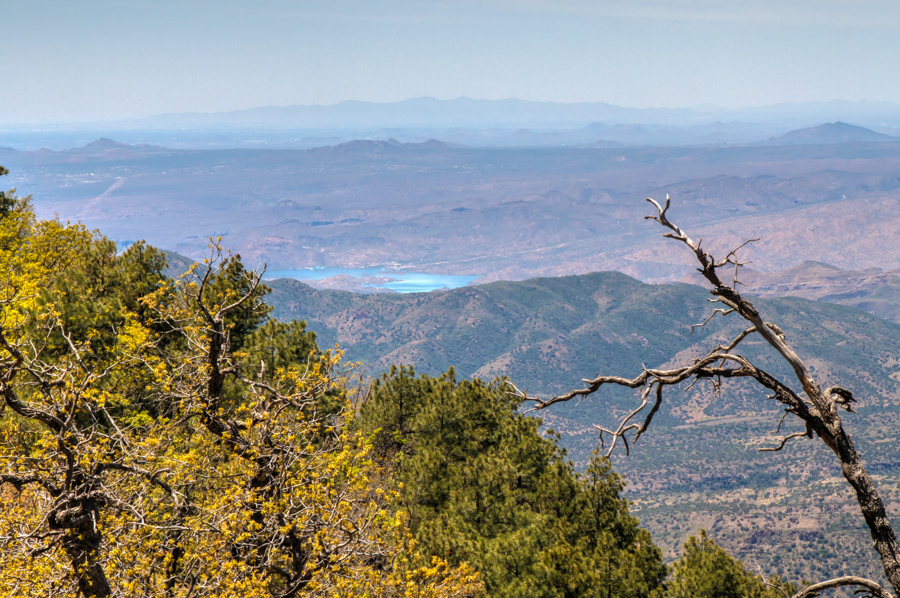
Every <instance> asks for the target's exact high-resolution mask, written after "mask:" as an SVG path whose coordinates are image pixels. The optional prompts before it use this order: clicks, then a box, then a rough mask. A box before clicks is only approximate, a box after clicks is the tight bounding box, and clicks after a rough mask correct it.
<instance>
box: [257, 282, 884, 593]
mask: <svg viewBox="0 0 900 598" xmlns="http://www.w3.org/2000/svg"><path fill="white" fill-rule="evenodd" d="M272 286H273V288H274V292H273V294H272V297H271V302H272V303H273V305H275V307H276V309H275V315H276V317H279V318H292V317H302V318H304V319H306V320H308V321H309V322H310V326H311V328H313V329H314V330H318V331H319V332H320V339H321V340H322V342H323V344H330V343H332V342H334V341H337V342H339V343H340V344H341V346H343V347H344V348H345V349H346V350H347V352H348V356H349V357H350V358H351V359H359V360H361V361H363V362H364V363H366V364H367V367H368V368H369V371H370V372H372V373H377V372H378V371H380V370H383V369H385V368H387V367H388V365H389V364H390V363H410V364H412V365H414V366H415V367H416V369H417V370H418V371H420V372H427V373H431V374H436V373H439V372H441V371H443V370H444V369H446V368H447V367H449V366H450V365H454V366H456V368H457V370H458V371H459V372H460V373H461V374H463V375H473V374H477V375H484V376H487V377H490V376H494V375H508V376H510V377H511V378H512V379H513V380H515V381H516V383H517V384H519V386H520V387H522V388H528V389H529V390H530V391H532V392H536V393H542V394H546V393H547V392H552V391H559V390H565V389H568V388H571V387H572V386H573V385H578V384H579V380H580V378H582V377H584V376H591V375H594V374H596V373H598V372H607V373H610V372H617V373H623V374H630V375H634V374H636V373H638V372H639V371H640V367H641V364H642V363H644V364H646V365H648V366H658V365H674V364H676V363H683V361H684V360H687V359H690V358H691V357H693V356H696V355H699V354H701V353H702V352H704V351H706V349H707V348H708V347H709V346H711V345H712V344H715V343H718V342H720V341H721V340H724V339H726V338H728V337H730V335H732V334H734V333H735V332H736V331H737V330H738V329H739V327H740V322H738V321H733V320H722V321H720V320H719V319H718V318H717V319H716V320H714V321H713V323H711V324H710V325H709V326H707V327H705V328H702V329H698V330H697V331H695V333H694V334H693V335H691V334H690V324H693V323H696V322H699V321H700V320H702V319H703V316H704V314H706V313H707V312H708V310H709V308H710V306H709V304H708V303H707V301H706V298H707V296H708V295H707V294H706V292H705V291H704V290H703V289H701V288H699V287H696V286H692V285H684V284H676V285H646V284H643V283H640V282H638V281H636V280H634V279H631V278H629V277H627V276H624V275H622V274H618V273H597V274H591V275H585V276H575V277H565V278H557V279H535V280H529V281H524V282H505V283H493V284H489V285H483V286H479V287H472V288H463V289H456V290H453V291H443V292H434V293H428V294H417V295H402V296H398V295H378V296H374V295H368V296H366V295H354V294H351V293H344V292H335V291H315V290H313V289H311V288H310V287H307V286H305V285H303V284H301V283H298V282H295V281H277V282H275V283H273V285H272ZM759 306H760V308H761V310H762V311H763V313H764V314H765V316H766V318H767V319H769V320H771V321H775V322H777V323H778V324H779V325H780V326H781V327H782V328H783V329H784V330H785V332H786V333H787V336H788V339H789V340H790V341H791V342H792V343H793V344H794V346H795V347H796V349H797V350H798V352H799V353H800V354H801V355H803V356H805V357H806V358H807V359H808V360H809V363H810V364H811V365H812V366H813V368H814V372H815V374H816V375H817V376H818V377H819V379H820V380H821V381H822V383H823V384H833V383H840V384H842V385H844V386H847V387H849V388H851V389H852V390H853V391H854V393H855V394H856V396H857V397H858V398H859V400H860V409H859V411H860V413H859V414H858V415H853V414H848V415H847V416H846V417H845V421H846V425H847V427H848V428H849V429H850V430H851V431H852V433H853V434H854V435H855V437H856V438H857V443H858V445H859V448H860V449H861V450H862V452H863V454H864V455H866V458H867V461H868V463H869V465H870V467H871V468H872V469H873V471H874V472H875V474H876V475H877V476H878V477H879V480H880V481H881V483H882V486H883V491H884V493H885V495H886V496H887V497H888V502H889V505H890V509H891V511H892V513H894V514H895V515H897V507H900V504H897V503H896V501H895V500H894V499H893V498H892V497H894V496H897V497H900V494H898V493H897V492H898V491H900V445H898V444H897V443H894V442H892V440H893V439H894V438H896V437H897V436H900V384H898V382H897V379H898V374H900V361H898V356H900V326H897V325H895V324H892V323H890V322H886V321H883V320H880V319H878V318H876V317H874V316H872V315H870V314H867V313H864V312H861V311H858V310H855V309H852V308H849V307H843V306H839V305H831V304H827V303H818V302H813V301H807V300H803V299H792V298H789V299H779V300H766V299H761V300H759ZM744 352H745V354H747V355H748V356H751V357H752V358H753V359H754V361H755V362H757V363H758V364H760V365H761V366H762V367H765V368H770V369H771V370H772V371H773V372H776V373H781V374H783V375H784V374H787V372H786V371H785V370H784V368H782V367H781V366H780V364H779V363H778V360H777V359H775V358H774V357H773V355H772V353H771V352H770V351H769V350H767V348H766V347H764V346H763V345H761V344H760V343H759V342H758V341H754V340H750V341H749V342H747V343H746V346H745V348H744ZM666 398H667V401H666V407H664V408H663V409H662V410H661V412H660V414H659V416H658V417H657V420H656V423H657V425H656V428H655V429H654V430H653V431H652V433H650V434H647V435H645V436H644V438H643V439H642V440H641V442H640V443H639V444H638V445H637V446H636V447H634V450H633V451H632V455H631V456H629V457H624V456H621V455H620V456H619V457H617V458H616V467H617V468H618V469H619V470H620V471H622V472H623V473H624V474H625V476H626V478H627V479H628V481H629V484H630V486H629V496H630V497H631V498H632V499H633V500H634V501H635V508H636V510H637V514H638V516H640V517H641V518H642V520H643V521H644V523H645V525H647V527H648V528H649V529H650V530H651V531H652V532H653V533H654V536H655V538H656V539H657V542H659V543H660V545H661V546H663V548H664V549H665V550H666V553H667V555H668V556H670V557H673V556H674V555H675V554H676V552H677V550H678V547H679V546H680V544H681V543H682V542H683V541H684V540H685V539H686V537H687V536H688V535H689V534H690V533H695V532H696V531H697V530H699V529H700V528H701V527H705V528H707V529H711V530H712V531H713V533H714V535H715V536H716V537H717V539H718V540H719V541H720V542H722V543H723V544H724V545H725V546H726V547H728V548H729V549H730V550H732V551H733V552H734V553H735V554H737V555H738V556H740V557H742V558H744V559H746V560H747V562H748V563H751V564H758V565H760V566H763V567H764V569H765V570H766V571H768V572H771V573H775V572H780V573H784V574H786V575H788V576H790V577H791V578H792V579H799V578H801V577H806V578H810V579H812V578H820V577H822V576H824V575H825V574H826V573H829V572H831V573H838V572H846V573H849V572H854V571H855V572H866V573H868V574H875V573H877V568H875V569H873V568H872V565H873V563H875V561H874V557H873V555H872V554H871V548H870V542H869V541H868V540H867V539H866V534H865V532H864V531H863V530H862V529H861V519H860V518H859V516H858V515H857V514H856V513H857V511H856V507H855V505H854V502H853V498H852V496H850V494H849V492H848V491H847V489H846V488H845V486H844V485H843V484H842V483H841V482H840V480H839V479H838V478H837V477H836V476H838V475H839V471H838V469H837V467H836V463H835V460H834V459H833V457H831V456H830V455H829V454H827V453H826V452H825V451H824V450H822V449H821V447H818V446H817V445H816V444H815V443H811V442H808V441H799V442H796V443H795V444H794V445H793V446H791V447H789V448H788V449H786V450H785V451H784V452H782V453H778V454H772V453H760V452H758V451H757V449H758V448H759V447H761V446H766V445H770V444H772V442H773V439H774V436H772V434H771V431H772V429H773V428H774V427H775V424H776V422H777V419H778V416H779V413H780V412H779V410H778V408H777V405H774V404H773V403H772V402H771V401H767V400H766V398H765V395H764V393H762V392H760V390H759V389H757V388H754V387H753V386H751V385H748V384H740V383H736V384H730V385H728V386H727V387H726V388H725V389H723V392H722V393H721V394H720V395H719V396H715V394H714V393H713V392H711V389H710V387H709V386H703V385H699V386H697V387H695V388H694V389H692V390H691V391H689V392H685V391H682V390H672V391H670V392H669V393H668V394H667V397H666ZM633 400H634V394H633V393H631V392H610V393H601V395H600V396H597V397H595V398H591V399H588V400H586V401H584V402H583V403H582V404H581V405H578V406H575V405H564V406H561V407H560V408H554V409H552V410H550V411H547V412H542V413H541V414H540V415H542V416H543V417H545V421H546V423H547V424H548V425H550V426H551V427H554V428H555V429H557V430H559V431H560V432H561V433H562V439H563V444H564V445H566V446H567V447H568V449H569V451H570V457H571V458H573V460H574V461H575V462H576V463H584V461H585V460H586V458H587V456H588V455H589V454H590V452H591V451H592V450H593V449H594V448H595V447H596V445H597V436H596V433H595V431H594V430H593V428H592V426H591V424H593V423H598V422H599V423H606V424H609V423H611V422H612V421H614V420H615V418H616V416H619V415H621V414H622V413H623V412H624V409H625V408H627V406H628V405H630V404H632V403H633ZM791 429H793V428H791ZM823 539H826V540H825V541H824V542H822V541H819V540H823ZM821 547H824V550H820V548H821ZM839 550H840V551H841V552H839Z"/></svg>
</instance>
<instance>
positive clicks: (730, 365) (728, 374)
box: [513, 196, 900, 597]
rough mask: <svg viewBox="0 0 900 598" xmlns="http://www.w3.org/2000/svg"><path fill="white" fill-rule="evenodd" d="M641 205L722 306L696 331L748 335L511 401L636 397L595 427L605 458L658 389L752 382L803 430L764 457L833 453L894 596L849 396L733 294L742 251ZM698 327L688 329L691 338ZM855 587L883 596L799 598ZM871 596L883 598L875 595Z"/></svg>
mask: <svg viewBox="0 0 900 598" xmlns="http://www.w3.org/2000/svg"><path fill="white" fill-rule="evenodd" d="M647 201H648V202H650V203H651V204H653V206H654V207H655V208H656V213H655V214H651V215H649V216H646V217H645V218H646V219H649V220H654V221H656V222H658V223H659V224H660V225H662V226H663V227H664V228H666V229H667V230H668V232H666V233H665V234H664V235H663V236H664V237H667V238H670V239H674V240H676V241H679V242H681V243H683V244H684V245H686V246H687V247H688V248H689V249H690V250H691V251H692V252H693V253H694V256H695V258H696V259H697V262H698V264H699V267H698V271H699V272H700V274H701V275H702V276H703V278H704V279H705V280H706V282H707V283H708V284H709V285H710V287H711V289H710V293H711V294H712V295H713V297H714V298H713V299H711V301H713V302H716V303H721V304H722V305H723V306H724V307H721V308H717V309H715V310H714V311H713V313H712V314H711V315H710V316H709V317H708V318H707V319H706V320H705V321H704V322H702V323H701V324H699V326H703V325H705V324H706V323H707V322H709V320H710V319H711V318H712V317H713V316H714V315H716V314H720V315H722V316H727V315H729V314H735V313H736V314H738V315H739V316H740V317H742V318H743V319H744V320H746V321H747V322H748V323H749V324H750V327H748V328H746V329H745V330H743V331H742V332H741V333H740V334H738V335H737V336H736V337H735V338H734V339H732V340H731V342H729V343H727V344H725V345H719V346H717V347H715V348H713V349H712V350H710V351H709V352H708V353H707V354H706V355H705V356H704V357H701V358H699V359H695V360H693V361H692V362H691V363H689V364H686V365H684V366H681V367H677V368H673V369H669V370H661V369H653V368H647V367H644V368H643V371H641V372H640V373H639V374H638V375H637V376H635V377H634V378H627V377H623V376H618V375H603V376H598V377H596V378H593V379H589V380H585V381H584V382H585V383H586V386H585V387H584V388H579V389H575V390H572V391H569V392H567V393H565V394H562V395H559V396H555V397H551V398H547V399H539V398H534V397H529V396H527V394H526V393H523V392H521V391H519V390H518V389H516V388H515V387H513V389H514V390H513V392H514V394H516V395H517V396H519V398H521V399H522V400H524V401H528V402H531V403H533V405H534V407H533V408H534V409H545V408H547V407H550V406H551V405H555V404H556V403H561V402H565V401H570V400H572V399H577V400H578V401H579V402H580V401H581V400H583V399H585V398H586V397H588V396H590V395H592V394H594V393H596V392H597V391H598V390H600V388H602V387H603V386H608V385H613V386H624V387H628V388H634V389H641V392H640V404H639V405H638V406H637V407H636V408H635V409H634V410H632V411H631V412H629V413H628V414H627V415H626V416H625V417H624V418H623V419H622V420H621V421H620V422H619V425H618V426H617V427H615V428H614V429H607V428H599V427H598V429H600V434H601V443H602V444H605V442H604V435H606V436H608V437H610V438H611V442H610V445H609V449H608V454H611V453H612V452H613V450H615V448H616V445H617V443H618V441H619V440H620V439H621V440H622V443H623V445H624V446H625V448H626V452H628V451H630V445H631V444H634V442H635V441H637V440H638V438H640V436H641V435H642V434H644V433H645V432H646V431H647V429H648V428H649V426H650V424H651V422H652V420H653V416H654V415H655V414H656V413H657V411H658V410H659V408H660V405H661V404H662V401H663V388H664V387H666V386H675V385H678V384H681V383H682V382H686V383H689V384H693V383H696V382H697V381H698V380H711V381H712V382H713V383H714V385H715V388H716V391H717V392H718V390H719V387H720V383H721V381H722V380H725V379H729V378H750V379H753V380H755V381H756V382H757V383H758V384H760V385H761V386H762V387H764V388H766V389H768V390H769V391H771V395H770V398H773V399H775V400H777V401H779V402H780V403H782V404H783V405H784V406H785V412H786V413H785V415H787V414H791V415H793V416H795V417H796V418H798V419H799V420H800V421H801V422H802V423H803V425H804V431H803V432H797V433H793V434H788V435H786V436H784V437H783V438H782V439H781V441H780V444H778V445H777V446H775V447H773V448H768V449H762V450H770V451H771V450H781V449H782V448H784V446H785V444H786V443H787V442H788V441H789V440H791V439H793V438H799V437H802V436H807V437H809V438H812V437H813V435H815V436H816V437H818V438H819V439H821V440H822V441H823V442H824V443H825V445H826V446H828V448H830V449H831V450H832V452H833V453H834V454H835V456H836V457H837V459H838V463H839V464H840V467H841V472H842V474H843V476H844V478H845V479H846V480H847V482H848V483H849V484H850V486H851V487H852V488H853V489H854V491H855V493H856V499H857V502H858V504H859V508H860V511H861V513H862V515H863V517H864V519H865V521H866V525H867V526H868V528H869V533H870V534H871V537H872V541H873V544H874V546H875V549H876V550H877V551H878V554H879V557H880V559H881V565H882V568H883V569H884V573H885V576H886V577H887V579H888V580H889V581H890V583H891V585H892V586H893V588H894V591H895V592H896V591H898V589H900V546H898V543H897V539H896V536H895V534H894V530H893V528H892V526H891V524H890V521H889V519H888V517H887V513H886V512H885V507H884V502H883V501H882V499H881V497H880V496H879V495H878V492H877V490H876V489H875V484H874V482H873V481H872V478H871V476H869V474H868V473H867V472H866V470H865V468H864V467H863V464H862V460H861V458H860V455H859V453H858V452H857V450H856V448H855V447H854V445H853V442H852V440H851V438H850V435H849V434H847V432H846V431H845V430H844V428H843V426H842V423H841V418H840V416H839V415H838V412H837V407H838V406H842V407H844V408H845V409H846V410H848V411H852V409H851V408H850V403H851V402H852V401H853V397H852V394H851V393H850V391H848V390H846V389H844V388H841V387H839V386H831V387H829V388H827V389H826V390H824V391H823V390H822V387H821V386H820V385H819V383H818V382H817V381H816V380H815V378H813V376H812V373H811V371H810V368H809V367H808V366H807V364H806V363H805V362H804V361H803V359H801V358H800V356H799V355H797V353H796V352H795V351H794V349H793V348H792V347H791V346H790V345H789V344H788V342H787V340H786V337H785V334H784V333H783V332H782V330H781V329H780V328H779V327H778V326H777V325H776V324H774V323H772V322H766V321H765V320H764V319H763V317H762V315H761V314H760V313H759V311H758V310H757V308H756V307H755V306H754V305H753V303H751V302H750V301H749V300H748V299H746V298H745V297H744V296H742V295H741V294H740V293H739V292H738V291H737V286H738V284H739V281H738V269H739V267H740V266H741V265H743V264H744V262H741V261H740V260H739V259H738V256H737V251H738V249H740V248H741V247H743V246H744V245H746V243H744V244H742V245H741V246H740V247H738V248H735V249H733V250H731V251H730V252H728V254H726V256H725V257H724V258H723V259H719V260H717V259H716V258H715V257H713V255H712V254H710V253H709V252H707V251H706V250H704V249H703V248H702V246H701V243H702V240H698V241H694V240H693V239H692V238H691V237H690V236H688V235H687V233H685V232H684V231H683V230H682V229H681V228H680V227H679V226H678V225H676V224H675V223H673V222H672V221H671V220H669V216H668V212H669V208H670V200H669V197H668V196H666V202H665V205H660V204H659V203H658V202H656V201H654V200H653V199H650V198H648V199H647ZM748 242H749V241H748ZM722 268H727V269H728V270H733V272H732V276H731V280H730V281H729V282H730V284H726V283H725V282H723V281H722V279H721V278H720V276H719V270H721V269H722ZM696 326H697V325H695V326H694V327H692V330H693V328H696ZM752 334H758V335H759V336H760V337H762V339H763V340H764V341H765V342H766V343H767V344H768V345H769V346H771V347H772V348H773V349H775V351H777V353H778V354H779V355H780V356H781V358H782V359H783V360H784V361H785V362H786V363H787V364H788V365H789V366H790V367H791V370H792V371H793V374H794V383H796V384H798V385H799V390H798V391H795V390H794V389H793V388H791V383H790V382H786V381H782V380H779V379H778V378H776V377H775V376H774V375H772V374H769V373H768V372H766V371H764V370H762V369H760V368H758V367H756V366H754V365H753V364H752V363H751V362H750V361H749V360H748V359H747V358H746V357H744V356H742V355H740V354H739V353H737V352H736V350H737V349H738V347H739V346H740V344H741V342H742V341H743V340H744V339H746V338H747V337H748V336H750V335H752ZM654 391H655V392H654ZM651 395H652V396H653V399H652V400H651V398H650V397H651ZM779 428H780V424H779ZM629 435H630V438H629ZM841 580H843V581H841ZM848 580H853V581H848ZM854 583H855V584H856V585H859V586H861V587H863V588H865V589H866V590H868V591H869V592H870V595H872V596H888V595H889V594H887V593H886V592H885V591H884V590H883V589H881V588H880V586H878V585H877V584H875V583H874V582H871V581H869V580H864V579H863V578H858V577H844V578H839V579H838V580H831V581H829V582H822V584H816V585H815V586H810V587H809V588H807V589H806V590H803V591H802V592H801V593H800V594H798V595H797V596H798V597H799V596H803V597H808V596H813V595H815V592H816V591H818V590H819V589H826V588H831V587H840V586H842V585H852V584H854ZM823 584H832V585H823ZM866 584H868V585H866ZM877 592H882V593H881V594H878V593H877Z"/></svg>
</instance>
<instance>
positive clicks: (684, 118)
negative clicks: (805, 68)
mask: <svg viewBox="0 0 900 598" xmlns="http://www.w3.org/2000/svg"><path fill="white" fill-rule="evenodd" d="M835 119H839V120H851V121H863V122H866V123H877V122H884V123H887V122H893V123H895V124H900V105H898V104H890V103H879V102H838V101H835V102H809V103H803V104H778V105H772V106H764V107H758V108H746V109H727V108H718V107H712V106H705V107H697V108H628V107H623V106H615V105H613V104H607V103H604V102H579V103H562V102H539V101H528V100H520V99H515V98H509V99H503V100H480V99H473V98H467V97H459V98H455V99H451V100H440V99H436V98H430V97H420V98H411V99H408V100H402V101H399V102H384V103H379V102H361V101H345V102H339V103H337V104H332V105H312V106H307V105H293V106H263V107H259V108H251V109H247V110H235V111H231V112H218V113H182V114H165V115H160V116H154V117H151V118H148V119H144V120H142V121H138V122H139V123H142V124H144V125H152V126H176V127H177V126H191V127H206V126H210V125H230V126H241V127H247V126H253V127H267V126H289V127H292V128H301V129H334V128H360V127H363V128H366V127H367V128H390V127H403V128H431V127H443V128H447V127H464V128H483V127H503V128H509V127H538V128H555V127H579V126H582V127H583V126H585V125H588V124H590V123H592V122H604V123H608V124H656V125H665V126H691V125H698V124H708V123H714V122H716V121H722V122H728V121H730V122H745V123H747V122H775V121H782V122H793V123H806V124H813V123H815V122H817V121H818V122H822V121H825V120H828V121H830V120H835Z"/></svg>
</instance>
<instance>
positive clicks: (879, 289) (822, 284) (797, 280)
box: [683, 261, 900, 324]
mask: <svg viewBox="0 0 900 598" xmlns="http://www.w3.org/2000/svg"><path fill="white" fill-rule="evenodd" d="M683 281H684V282H689V283H692V284H702V282H703V281H702V280H701V279H700V277H699V275H695V274H692V275H690V276H688V277H686V278H684V279H683ZM741 282H742V283H743V285H744V286H742V287H741V289H742V290H743V292H745V293H747V294H749V295H756V296H757V297H803V298H804V299H813V300H815V301H826V302H828V303H837V304H840V305H847V306H850V307H854V308H856V309H860V310H862V311H865V312H868V313H870V314H874V315H876V316H878V317H879V318H884V319H885V320H890V321H891V322H894V323H897V324H900V271H898V270H881V269H880V268H869V269H867V270H841V269H840V268H835V267H834V266H831V265H829V264H823V263H821V262H814V261H806V262H803V263H802V264H798V265H797V266H794V267H793V268H789V269H787V270H783V271H781V272H757V271H754V270H750V269H749V268H745V269H744V270H743V272H742V274H741Z"/></svg>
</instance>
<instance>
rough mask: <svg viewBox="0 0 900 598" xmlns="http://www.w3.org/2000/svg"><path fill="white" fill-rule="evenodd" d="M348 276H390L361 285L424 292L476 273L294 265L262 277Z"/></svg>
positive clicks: (451, 286) (449, 285) (466, 281)
mask: <svg viewBox="0 0 900 598" xmlns="http://www.w3.org/2000/svg"><path fill="white" fill-rule="evenodd" d="M340 275H346V276H352V277H353V278H392V279H394V280H392V281H390V282H385V283H382V284H364V285H363V286H366V287H371V288H380V289H390V290H392V291H396V292H398V293H425V292H428V291H434V290H437V289H455V288H457V287H464V286H466V285H467V284H469V283H470V282H472V281H473V280H475V279H476V278H478V277H477V276H456V275H448V274H425V273H422V272H406V271H402V272H399V271H395V270H388V269H385V268H383V267H375V268H295V269H291V270H269V271H267V272H266V275H265V278H266V279H268V280H273V279H276V278H293V279H294V280H300V281H304V280H322V279H323V278H331V277H332V276H340Z"/></svg>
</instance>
